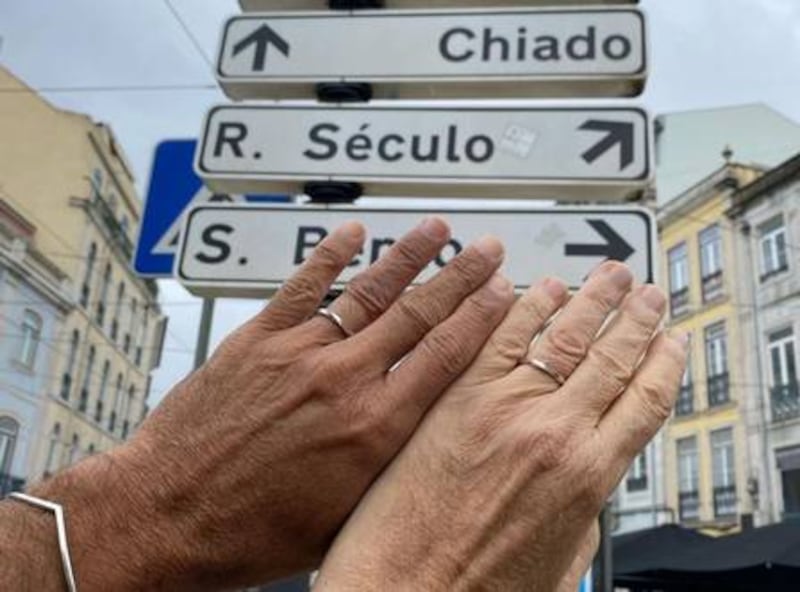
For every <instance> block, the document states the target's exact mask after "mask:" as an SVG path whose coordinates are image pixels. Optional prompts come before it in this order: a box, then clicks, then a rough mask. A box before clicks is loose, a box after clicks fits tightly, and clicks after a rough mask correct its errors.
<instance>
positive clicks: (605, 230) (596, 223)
mask: <svg viewBox="0 0 800 592" xmlns="http://www.w3.org/2000/svg"><path fill="white" fill-rule="evenodd" d="M586 222H587V223H588V224H589V226H591V227H592V228H594V229H595V231H596V232H597V234H599V235H600V236H602V237H603V238H604V239H606V242H605V244H602V245H566V251H565V253H566V255H567V257H605V258H606V259H613V260H614V261H627V260H628V259H630V257H631V255H633V254H634V253H635V252H636V249H634V248H633V247H631V246H630V245H629V244H628V241H626V240H625V239H624V238H622V237H621V236H620V235H619V234H618V233H617V231H616V230H614V229H613V228H611V226H609V225H608V222H606V221H605V220H587V221H586Z"/></svg>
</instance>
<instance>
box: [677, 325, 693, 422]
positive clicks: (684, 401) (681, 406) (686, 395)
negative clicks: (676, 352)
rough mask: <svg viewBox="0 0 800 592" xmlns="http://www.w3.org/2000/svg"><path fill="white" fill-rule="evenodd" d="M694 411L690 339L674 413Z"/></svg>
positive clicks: (690, 412) (683, 413)
mask: <svg viewBox="0 0 800 592" xmlns="http://www.w3.org/2000/svg"><path fill="white" fill-rule="evenodd" d="M692 413H694V387H693V386H692V353H691V341H690V342H689V353H688V355H687V356H686V370H685V371H684V373H683V377H682V378H681V390H680V391H679V392H678V401H677V403H676V405H675V415H679V416H680V415H691V414H692Z"/></svg>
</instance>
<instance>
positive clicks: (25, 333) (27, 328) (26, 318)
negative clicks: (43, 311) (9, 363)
mask: <svg viewBox="0 0 800 592" xmlns="http://www.w3.org/2000/svg"><path fill="white" fill-rule="evenodd" d="M21 326H22V332H21V337H20V344H19V352H18V353H17V361H18V362H19V363H20V364H22V365H23V366H25V367H26V368H33V366H34V364H36V350H37V349H38V348H39V342H40V341H41V339H42V317H40V316H39V315H38V314H36V313H35V312H34V311H32V310H30V309H26V310H25V312H24V313H23V315H22V325H21Z"/></svg>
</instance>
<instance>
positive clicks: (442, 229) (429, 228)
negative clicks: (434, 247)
mask: <svg viewBox="0 0 800 592" xmlns="http://www.w3.org/2000/svg"><path fill="white" fill-rule="evenodd" d="M419 229H420V231H421V232H422V233H423V234H425V235H426V236H428V237H429V238H432V239H434V240H436V241H445V240H447V239H448V238H450V227H449V226H448V225H447V222H445V221H444V220H442V219H441V218H437V217H436V216H429V217H427V218H425V219H424V220H423V221H422V222H421V223H420V225H419Z"/></svg>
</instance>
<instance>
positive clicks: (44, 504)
mask: <svg viewBox="0 0 800 592" xmlns="http://www.w3.org/2000/svg"><path fill="white" fill-rule="evenodd" d="M8 497H9V498H11V499H15V500H18V501H21V502H24V503H26V504H29V505H31V506H34V507H36V508H40V509H42V510H47V511H48V512H52V513H53V514H54V515H55V517H56V530H57V531H58V550H59V552H60V553H61V565H62V566H63V567H64V578H65V579H66V580H67V589H68V590H69V592H77V590H78V588H77V586H76V585H75V574H74V573H73V571H72V559H70V556H69V546H68V545H67V524H66V522H65V521H64V508H62V507H61V506H60V505H59V504H55V503H53V502H48V501H47V500H43V499H39V498H38V497H33V496H31V495H25V494H24V493H10V494H9V495H8Z"/></svg>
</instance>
